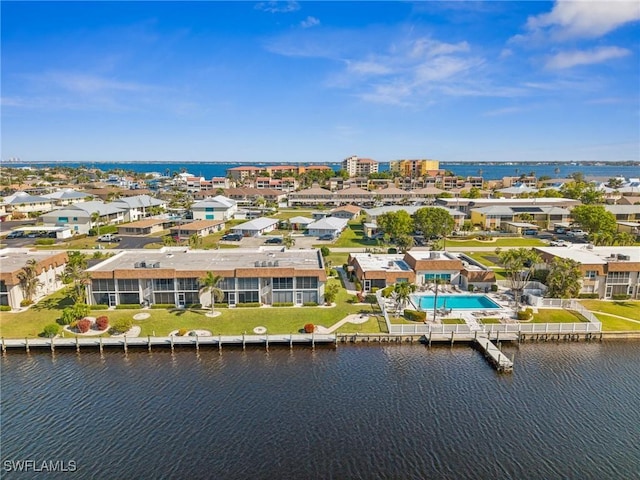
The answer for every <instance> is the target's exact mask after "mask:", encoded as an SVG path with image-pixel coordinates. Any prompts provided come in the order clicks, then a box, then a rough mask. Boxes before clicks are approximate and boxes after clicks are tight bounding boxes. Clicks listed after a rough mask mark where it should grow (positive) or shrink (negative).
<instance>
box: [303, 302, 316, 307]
mask: <svg viewBox="0 0 640 480" xmlns="http://www.w3.org/2000/svg"><path fill="white" fill-rule="evenodd" d="M302 306H303V307H317V306H318V302H304V303H303V304H302Z"/></svg>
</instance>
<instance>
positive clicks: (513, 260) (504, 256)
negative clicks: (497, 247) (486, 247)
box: [498, 248, 540, 310]
mask: <svg viewBox="0 0 640 480" xmlns="http://www.w3.org/2000/svg"><path fill="white" fill-rule="evenodd" d="M498 259H499V261H500V264H501V265H502V266H503V267H504V270H505V275H506V277H507V279H508V280H509V283H510V285H511V290H512V291H513V295H514V297H515V300H516V310H517V309H518V306H519V305H520V297H521V296H522V290H523V289H524V286H525V285H526V284H527V282H528V281H529V278H530V277H531V275H532V274H533V270H534V267H535V264H536V263H540V256H539V255H538V254H537V253H536V252H535V251H533V250H529V249H526V248H511V249H509V250H503V251H501V252H500V253H499V254H498Z"/></svg>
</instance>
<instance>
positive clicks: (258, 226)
mask: <svg viewBox="0 0 640 480" xmlns="http://www.w3.org/2000/svg"><path fill="white" fill-rule="evenodd" d="M278 222H279V220H278V219H277V218H267V217H260V218H254V219H253V220H251V221H249V222H244V223H241V224H240V225H236V226H235V227H233V228H232V229H231V230H237V231H244V230H264V229H265V228H269V227H270V226H272V225H276V224H277V223H278Z"/></svg>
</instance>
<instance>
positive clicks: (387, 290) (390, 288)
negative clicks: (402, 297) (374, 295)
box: [382, 285, 393, 298]
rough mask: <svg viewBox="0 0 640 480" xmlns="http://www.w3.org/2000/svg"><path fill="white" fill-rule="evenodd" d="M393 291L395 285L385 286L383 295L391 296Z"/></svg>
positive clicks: (385, 296)
mask: <svg viewBox="0 0 640 480" xmlns="http://www.w3.org/2000/svg"><path fill="white" fill-rule="evenodd" d="M392 293H393V285H389V286H388V287H385V288H384V290H382V296H383V297H384V298H389V297H390V296H391V294H392Z"/></svg>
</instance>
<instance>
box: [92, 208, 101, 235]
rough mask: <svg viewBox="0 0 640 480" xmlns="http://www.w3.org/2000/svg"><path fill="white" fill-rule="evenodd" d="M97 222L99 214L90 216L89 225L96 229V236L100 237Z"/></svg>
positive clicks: (94, 213)
mask: <svg viewBox="0 0 640 480" xmlns="http://www.w3.org/2000/svg"><path fill="white" fill-rule="evenodd" d="M98 220H100V212H93V213H92V214H91V223H92V224H93V227H94V228H95V229H96V235H97V236H100V223H99V222H98Z"/></svg>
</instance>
